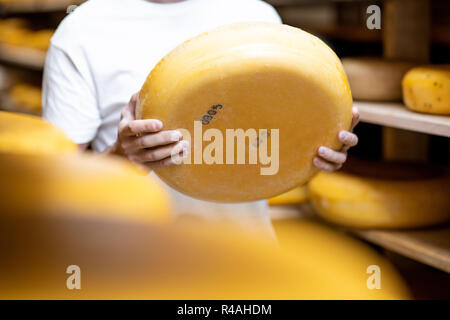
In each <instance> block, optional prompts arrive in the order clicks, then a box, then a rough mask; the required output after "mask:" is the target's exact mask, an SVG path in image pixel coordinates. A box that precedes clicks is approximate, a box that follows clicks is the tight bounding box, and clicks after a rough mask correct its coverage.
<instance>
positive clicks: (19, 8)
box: [0, 0, 84, 15]
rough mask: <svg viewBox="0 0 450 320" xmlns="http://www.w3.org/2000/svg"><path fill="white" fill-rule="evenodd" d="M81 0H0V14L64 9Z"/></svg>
mask: <svg viewBox="0 0 450 320" xmlns="http://www.w3.org/2000/svg"><path fill="white" fill-rule="evenodd" d="M82 2H84V1H82V0H39V1H38V0H35V1H33V0H17V1H8V2H1V1H0V15H5V14H17V13H36V12H53V11H66V10H67V8H68V7H69V6H71V5H79V4H81V3H82Z"/></svg>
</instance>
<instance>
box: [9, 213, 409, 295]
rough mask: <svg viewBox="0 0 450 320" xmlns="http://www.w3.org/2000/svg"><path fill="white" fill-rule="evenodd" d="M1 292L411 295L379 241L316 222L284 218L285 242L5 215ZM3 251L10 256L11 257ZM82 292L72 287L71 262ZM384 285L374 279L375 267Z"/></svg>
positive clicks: (222, 231)
mask: <svg viewBox="0 0 450 320" xmlns="http://www.w3.org/2000/svg"><path fill="white" fill-rule="evenodd" d="M4 226H7V228H5V230H2V232H1V233H0V243H7V244H8V246H6V250H2V251H1V252H0V257H2V259H0V282H1V283H2V286H0V298H1V299H406V298H409V297H410V296H409V293H408V290H407V288H406V287H405V285H404V283H403V282H402V281H401V278H400V277H399V276H398V274H397V273H396V272H395V270H393V268H392V266H391V265H390V264H389V263H388V262H387V261H385V260H384V259H383V258H382V257H381V256H380V255H378V254H377V253H376V252H375V251H374V250H373V249H371V248H370V247H368V246H367V245H364V244H363V243H362V242H359V241H357V240H355V239H351V238H350V237H348V236H344V235H342V234H339V233H337V232H336V231H333V230H331V229H329V228H328V229H326V228H325V227H323V226H320V225H318V224H317V223H311V222H301V221H299V222H295V223H294V224H292V225H291V224H289V225H287V226H286V225H278V224H277V225H276V226H275V228H276V231H277V234H278V236H279V238H280V245H278V244H276V243H274V242H267V241H262V240H261V239H258V238H251V237H249V236H248V235H244V234H240V233H238V232H236V231H235V230H231V229H226V228H222V227H217V226H216V227H211V226H209V227H207V228H198V227H197V226H191V227H189V228H188V227H186V226H181V227H178V226H175V225H154V224H151V223H148V224H145V223H144V224H143V223H134V222H133V221H108V220H106V219H100V220H92V219H83V218H82V217H80V218H74V217H71V216H53V217H49V216H45V215H44V216H34V217H32V218H29V219H26V220H25V219H20V218H19V217H11V216H3V215H0V228H2V227H4ZM3 257H8V259H4V258H3ZM73 264H76V265H77V266H79V267H80V269H81V290H68V289H67V287H66V281H67V279H68V277H69V276H70V274H66V273H65V270H66V268H67V267H68V265H73ZM373 264H374V265H378V266H380V268H381V289H380V290H375V289H369V288H368V287H367V285H366V283H367V279H368V278H369V276H370V275H369V274H366V269H367V267H368V266H370V265H373Z"/></svg>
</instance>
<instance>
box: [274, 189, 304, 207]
mask: <svg viewBox="0 0 450 320" xmlns="http://www.w3.org/2000/svg"><path fill="white" fill-rule="evenodd" d="M306 200H308V188H307V187H306V186H305V185H303V186H299V187H295V188H294V189H292V190H289V191H288V192H285V193H282V194H280V195H278V196H275V197H273V198H270V199H269V200H268V202H269V204H270V205H290V204H298V203H302V202H305V201H306Z"/></svg>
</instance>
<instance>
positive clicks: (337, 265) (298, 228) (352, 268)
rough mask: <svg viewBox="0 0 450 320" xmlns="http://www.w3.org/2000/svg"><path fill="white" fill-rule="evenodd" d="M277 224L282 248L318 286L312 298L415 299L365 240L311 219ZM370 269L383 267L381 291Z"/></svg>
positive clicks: (276, 229)
mask: <svg viewBox="0 0 450 320" xmlns="http://www.w3.org/2000/svg"><path fill="white" fill-rule="evenodd" d="M273 224H274V229H275V233H276V235H277V239H278V243H279V245H280V247H281V248H282V249H283V250H285V251H286V252H287V253H288V254H289V255H293V256H295V257H297V258H298V260H299V262H300V264H301V267H299V270H302V271H301V272H302V273H305V272H308V273H309V274H310V277H311V278H310V281H312V282H313V283H315V289H314V290H313V291H312V292H311V295H317V296H316V297H317V298H319V299H341V298H342V299H409V298H411V294H410V291H409V288H408V286H407V285H406V283H405V282H404V281H403V279H402V277H401V275H400V274H399V272H398V271H397V270H396V269H395V267H394V266H393V265H392V264H391V263H390V262H389V261H388V260H387V259H386V258H385V257H383V256H382V255H380V254H379V253H378V252H377V251H375V250H374V249H373V248H372V247H370V246H369V245H367V244H365V243H363V242H362V241H359V240H357V239H355V238H352V237H350V236H348V235H346V234H344V233H343V232H340V231H337V230H336V229H335V228H332V227H330V226H326V225H324V224H322V223H319V222H316V221H313V220H310V219H307V218H302V219H285V220H275V221H274V223H273ZM369 266H378V267H379V268H380V275H381V278H380V283H379V284H380V288H379V289H374V288H373V287H372V286H373V285H374V283H373V282H372V281H371V280H369V281H368V279H369V278H370V276H371V274H372V272H373V270H372V269H369V270H368V268H369ZM306 270H308V271H306ZM319 275H320V276H319ZM368 283H369V285H370V288H369V287H368Z"/></svg>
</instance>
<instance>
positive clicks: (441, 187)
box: [309, 163, 450, 228]
mask: <svg viewBox="0 0 450 320" xmlns="http://www.w3.org/2000/svg"><path fill="white" fill-rule="evenodd" d="M309 190H310V197H311V201H312V203H313V206H314V208H315V209H316V211H317V213H318V214H319V216H321V217H323V218H324V219H326V220H328V221H331V222H334V223H336V224H340V225H344V226H348V227H357V228H413V227H425V226H431V225H435V224H439V223H444V222H446V221H448V220H449V219H450V198H449V196H448V195H449V191H450V177H449V176H448V174H445V173H444V172H443V171H441V170H440V169H438V168H433V169H432V168H429V167H426V166H424V167H422V166H416V165H407V164H396V163H359V164H357V165H351V164H349V165H348V166H347V172H336V173H320V174H319V175H317V177H315V178H314V179H313V180H311V182H310V183H309Z"/></svg>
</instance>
